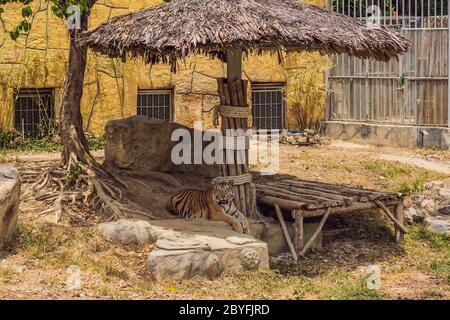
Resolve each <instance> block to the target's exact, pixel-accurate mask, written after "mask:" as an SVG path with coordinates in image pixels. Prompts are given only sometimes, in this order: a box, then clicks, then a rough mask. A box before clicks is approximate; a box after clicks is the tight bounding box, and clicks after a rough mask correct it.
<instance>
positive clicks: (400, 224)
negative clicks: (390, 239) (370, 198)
mask: <svg viewBox="0 0 450 320" xmlns="http://www.w3.org/2000/svg"><path fill="white" fill-rule="evenodd" d="M375 203H376V204H377V206H379V207H380V208H381V210H382V211H383V212H384V213H385V214H386V215H387V216H388V217H389V219H391V220H392V222H394V226H395V229H397V228H398V229H399V230H400V231H401V232H403V233H408V230H406V228H405V227H404V226H403V203H402V204H401V207H400V206H399V205H400V203H399V204H398V205H397V207H396V210H395V214H396V215H397V209H399V211H400V210H401V221H399V220H397V218H396V217H394V215H393V214H392V213H391V211H390V210H389V208H388V207H386V206H385V205H384V204H383V202H381V201H378V200H375ZM396 234H397V232H396Z"/></svg>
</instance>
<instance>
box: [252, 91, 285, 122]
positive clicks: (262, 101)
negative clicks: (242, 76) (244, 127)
mask: <svg viewBox="0 0 450 320" xmlns="http://www.w3.org/2000/svg"><path fill="white" fill-rule="evenodd" d="M283 90H284V88H283V86H282V85H253V86H252V118H253V128H254V129H256V130H261V129H265V130H283V129H284V112H285V110H284V95H283Z"/></svg>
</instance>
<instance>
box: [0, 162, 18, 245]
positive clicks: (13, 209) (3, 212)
mask: <svg viewBox="0 0 450 320" xmlns="http://www.w3.org/2000/svg"><path fill="white" fill-rule="evenodd" d="M19 197H20V178H19V173H18V172H17V170H16V169H15V168H13V167H6V166H0V250H2V249H4V248H5V246H7V245H8V244H10V243H11V241H12V240H13V239H14V235H15V232H16V224H17V217H18V211H19V210H18V208H19Z"/></svg>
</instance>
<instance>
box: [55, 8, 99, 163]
mask: <svg viewBox="0 0 450 320" xmlns="http://www.w3.org/2000/svg"><path fill="white" fill-rule="evenodd" d="M80 20H81V21H80V27H81V29H80V30H76V29H73V30H69V32H70V48H69V59H68V65H67V74H66V79H65V82H64V94H63V98H62V102H61V108H60V135H61V140H62V143H63V146H64V148H63V152H62V163H63V165H67V164H68V163H69V160H70V158H71V155H72V157H73V156H75V157H76V159H77V160H78V161H81V162H84V163H86V164H92V163H94V162H95V160H94V159H93V157H92V156H91V154H90V152H89V148H88V145H87V140H86V136H85V135H84V132H83V119H82V116H81V97H82V96H83V82H84V72H85V69H86V61H87V47H85V46H80V45H78V44H77V43H76V39H77V37H78V35H79V34H80V33H81V32H82V31H85V30H87V27H88V14H86V13H85V14H82V15H81V17H80Z"/></svg>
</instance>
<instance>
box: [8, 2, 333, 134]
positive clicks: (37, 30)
mask: <svg viewBox="0 0 450 320" xmlns="http://www.w3.org/2000/svg"><path fill="white" fill-rule="evenodd" d="M308 2H313V3H316V4H319V5H323V3H324V0H310V1H308ZM159 3H162V0H133V1H127V0H99V1H97V4H96V5H95V7H94V9H93V12H92V14H91V17H90V28H93V27H96V26H98V25H99V24H100V23H101V22H104V21H106V20H107V19H110V18H111V17H114V16H117V15H122V14H125V13H128V12H132V11H136V10H140V9H142V8H144V7H148V6H152V5H156V4H159ZM33 6H34V10H33V12H34V15H33V19H32V29H31V31H30V32H29V33H28V34H27V35H22V36H20V37H19V39H18V40H17V42H15V41H12V40H11V39H10V38H9V35H8V33H7V30H11V29H12V27H13V26H14V25H15V23H17V22H18V21H19V20H20V9H21V6H20V5H17V4H12V5H8V6H7V7H6V8H5V13H4V14H3V15H1V16H0V128H2V127H3V128H11V127H12V125H13V112H12V110H13V101H12V100H13V90H14V89H15V88H55V106H56V107H55V108H56V113H57V114H58V106H59V102H60V99H61V96H62V88H63V84H64V75H65V71H66V61H67V53H68V41H67V39H68V36H67V28H66V25H65V22H64V21H62V20H60V19H58V18H56V17H55V16H54V15H53V14H52V12H51V10H50V6H49V4H48V2H47V1H44V0H37V1H35V2H34V4H33ZM12 12H15V14H12ZM311 63H319V64H320V65H325V64H326V59H324V58H323V57H320V56H319V55H318V54H314V53H313V54H308V53H304V54H295V55H289V56H287V57H286V59H285V60H284V62H283V63H282V64H281V65H279V64H278V58H277V56H275V55H264V56H260V57H248V59H246V60H245V62H244V69H245V77H246V78H248V79H249V80H251V81H255V82H285V83H286V85H287V95H286V97H287V102H288V105H289V101H290V100H292V99H295V97H292V95H290V94H289V92H290V90H291V89H290V88H291V87H292V86H293V85H295V82H296V81H297V82H298V81H299V80H298V79H299V77H298V75H299V74H302V73H304V72H306V71H307V70H308V66H309V65H310V64H311ZM225 76H226V66H225V65H224V64H223V63H221V62H220V61H217V60H210V59H208V58H206V57H203V56H192V57H189V59H186V61H185V62H184V63H181V64H180V70H179V72H177V73H176V74H173V73H171V72H170V70H169V67H168V66H167V65H153V66H149V65H147V66H146V65H144V64H143V63H142V62H141V61H133V62H127V63H125V64H123V63H122V62H120V61H118V60H115V59H110V58H107V57H104V56H101V55H97V54H93V53H90V54H89V57H88V66H87V70H86V80H85V86H84V95H83V100H82V112H83V116H84V127H85V129H86V130H87V131H90V132H94V133H100V132H103V129H104V126H105V124H106V122H107V121H109V120H112V119H119V118H124V117H127V116H130V115H134V114H136V101H137V90H138V88H139V89H155V88H156V89H163V88H173V90H174V93H175V96H174V121H176V122H179V123H181V124H184V125H188V126H190V125H192V123H193V121H194V120H200V119H203V120H205V122H206V125H207V126H211V125H212V117H213V115H212V113H203V112H202V110H203V111H204V110H209V109H211V108H212V107H213V106H214V105H216V104H217V103H218V96H217V92H216V91H217V88H216V80H215V78H216V77H225ZM321 79H322V78H321V77H319V80H317V85H323V82H322V80H321ZM319 107H321V106H319Z"/></svg>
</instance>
